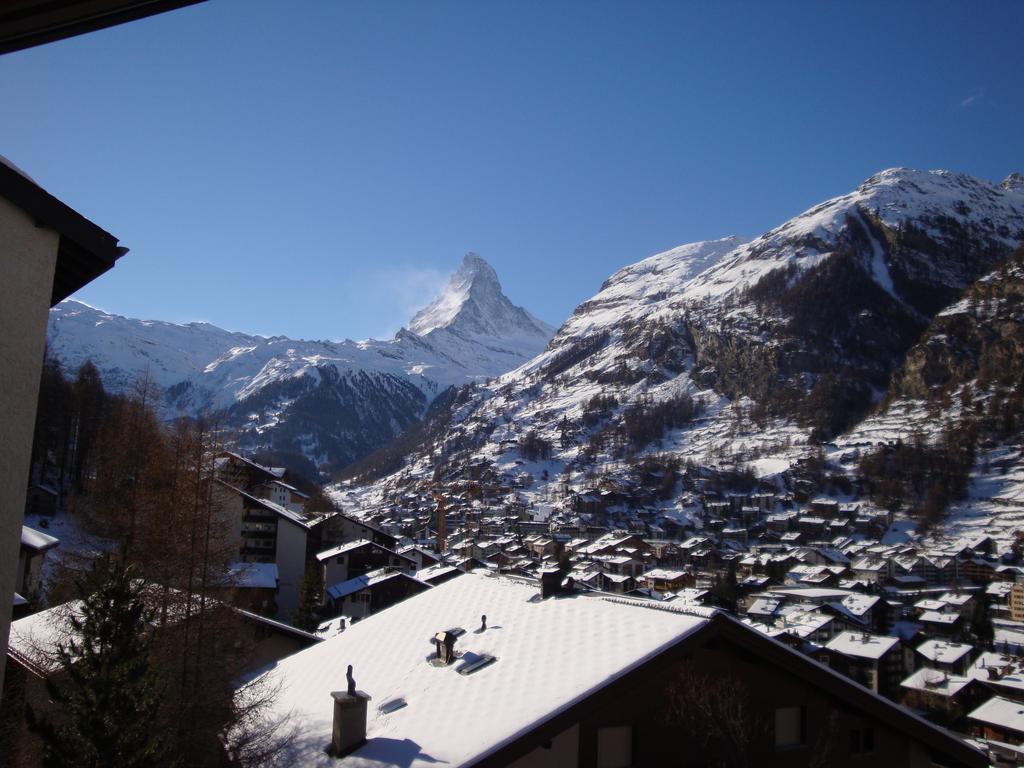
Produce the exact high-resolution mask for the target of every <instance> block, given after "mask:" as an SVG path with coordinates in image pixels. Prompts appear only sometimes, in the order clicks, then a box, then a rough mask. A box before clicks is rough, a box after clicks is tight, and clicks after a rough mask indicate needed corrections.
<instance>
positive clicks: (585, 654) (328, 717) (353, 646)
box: [268, 573, 707, 766]
mask: <svg viewBox="0 0 1024 768" xmlns="http://www.w3.org/2000/svg"><path fill="white" fill-rule="evenodd" d="M537 594H538V588H537V586H536V585H535V584H527V583H523V582H521V581H518V580H513V579H511V578H508V577H498V576H486V575H483V574H479V573H472V574H465V575H462V576H458V577H456V578H454V579H452V580H451V581H448V582H445V583H444V584H441V585H440V586H437V587H434V588H433V589H431V590H428V591H427V592H424V593H422V594H420V595H418V596H416V597H414V598H411V599H409V600H406V601H404V602H402V603H399V604H398V605H396V606H394V607H392V608H389V609H388V610H386V611H383V612H381V613H378V614H375V615H373V616H371V617H369V618H367V619H364V620H363V621H361V622H358V623H357V624H355V625H353V626H351V627H349V628H348V629H347V630H346V631H345V632H344V633H342V634H340V635H338V636H336V637H333V638H331V639H329V640H325V641H324V642H323V643H321V644H320V645H318V646H315V647H313V648H310V649H307V650H305V651H303V652H301V653H298V654H295V655H293V656H290V657H288V658H287V659H284V660H282V661H280V662H278V664H277V666H276V667H275V669H273V670H272V671H271V672H269V673H268V674H269V675H270V676H271V678H272V679H273V680H280V681H281V682H283V683H284V686H283V689H282V692H281V695H280V696H279V697H278V699H277V700H276V701H275V711H277V712H279V713H280V714H284V713H287V712H289V711H290V712H292V713H293V722H294V723H296V724H297V725H299V726H300V736H299V738H298V739H297V741H296V742H295V743H294V744H293V745H292V747H291V749H292V754H290V755H289V760H290V761H291V762H293V763H294V764H297V765H307V766H315V765H323V766H350V765H359V766H385V765H395V764H400V765H407V766H431V765H436V764H438V762H441V763H448V764H451V765H460V764H465V763H471V762H474V761H475V760H478V759H481V758H483V757H484V756H486V755H487V754H489V753H491V752H494V751H496V750H497V749H498V748H500V747H501V746H503V745H505V744H507V743H509V742H511V741H513V740H514V739H516V738H517V737H519V736H520V735H522V734H523V733H526V732H528V731H529V730H532V729H533V728H534V727H536V726H537V725H539V724H540V723H543V722H544V721H546V720H547V719H549V718H550V717H552V716H553V715H555V714H556V713H558V712H559V711H561V710H563V709H565V708H567V707H569V706H570V705H572V704H574V703H575V702H577V701H580V700H582V699H583V698H586V697H587V696H588V695H589V694H590V693H592V692H593V691H595V690H597V689H600V688H603V687H604V686H606V685H608V684H609V683H610V682H611V681H613V680H615V679H617V678H618V677H620V676H622V675H624V674H625V673H626V672H628V671H629V670H630V669H632V668H633V667H634V666H636V665H637V664H639V663H641V662H643V661H644V660H646V659H648V658H651V657H653V656H655V655H657V654H658V653H659V652H661V651H662V650H664V649H665V648H667V647H668V646H670V645H672V644H674V643H676V642H678V641H679V640H680V639H681V638H682V637H685V636H686V635H687V634H688V633H690V632H692V631H693V630H695V629H696V628H698V627H700V626H702V625H703V624H705V623H706V621H707V619H704V618H700V617H696V616H692V615H686V614H683V613H673V612H668V611H655V610H637V609H636V608H634V607H630V606H629V605H624V604H622V603H618V602H612V601H609V600H604V599H601V598H593V597H586V596H582V595H581V596H576V597H567V598H557V599H549V600H544V601H534V600H533V598H534V597H535V596H536V595H537ZM482 614H486V615H487V626H488V629H487V630H486V631H484V632H479V633H478V632H476V631H475V630H476V629H477V628H478V627H479V626H480V616H481V615H482ZM456 626H461V627H463V628H465V629H467V630H468V631H467V632H466V634H464V635H462V637H460V638H459V640H458V642H457V644H456V646H455V648H456V651H457V652H461V653H462V659H463V660H465V661H468V660H470V659H472V658H477V657H479V656H480V655H482V654H490V655H493V656H495V657H497V661H496V662H495V663H493V664H491V665H489V666H488V667H486V668H484V669H481V670H480V671H479V672H476V673H474V674H472V675H467V676H463V675H460V674H459V673H458V672H457V668H458V666H459V664H458V663H456V665H454V666H449V667H435V666H433V665H431V664H430V663H429V662H428V661H427V657H428V656H429V655H430V652H431V651H432V648H433V646H432V644H431V642H430V641H431V638H432V637H433V636H434V634H435V633H437V632H438V631H441V630H445V629H448V628H451V627H456ZM606 626H615V627H616V631H615V632H595V631H594V628H595V627H606ZM545 638H547V640H548V642H547V644H546V645H541V643H542V641H544V639H545ZM555 638H557V639H555ZM347 664H352V665H353V667H354V675H355V678H356V680H357V682H358V685H359V687H360V689H362V690H365V691H366V692H367V693H368V694H369V695H370V696H371V697H372V701H371V702H370V710H369V714H368V719H367V738H368V739H369V741H368V742H367V744H366V745H365V746H364V747H362V748H360V749H358V750H356V751H355V752H354V753H353V754H352V755H350V756H349V757H347V758H345V759H343V760H340V761H338V760H334V759H333V758H331V757H329V756H328V755H327V754H325V753H324V744H325V743H327V742H329V741H330V734H331V728H332V718H333V709H332V702H331V696H330V694H331V691H334V690H343V689H344V688H345V667H346V665H347ZM541 681H543V684H541ZM398 697H402V698H404V699H405V700H406V702H407V704H408V706H406V707H404V708H402V709H400V710H397V711H395V712H392V713H391V714H382V713H381V712H380V711H379V709H378V708H379V706H380V705H381V704H383V703H385V702H388V701H390V700H392V699H395V698H398ZM499 707H500V709H501V712H502V716H501V717H493V716H489V715H488V713H493V712H494V711H496V709H497V708H499ZM452 723H461V724H462V726H463V727H459V728H452V727H450V725H451V724H452ZM410 744H414V745H416V746H418V750H417V751H416V752H415V753H414V754H412V755H410V754H409V753H408V747H409V745H410Z"/></svg>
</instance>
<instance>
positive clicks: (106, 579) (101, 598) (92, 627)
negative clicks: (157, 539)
mask: <svg viewBox="0 0 1024 768" xmlns="http://www.w3.org/2000/svg"><path fill="white" fill-rule="evenodd" d="M80 589H81V592H82V598H81V602H80V603H79V604H78V607H77V608H76V609H75V610H74V612H73V613H71V614H70V615H69V618H68V623H69V628H70V630H71V631H70V639H69V640H68V641H67V642H66V643H59V644H58V646H57V656H58V661H59V663H60V672H59V673H58V676H57V677H58V679H59V680H60V681H61V682H59V683H56V682H53V678H51V679H50V680H48V681H47V687H48V689H49V693H50V696H51V698H52V699H53V701H54V702H56V703H57V704H58V705H59V706H60V710H61V714H60V716H59V718H58V719H57V721H56V722H53V721H50V720H42V721H39V722H37V723H36V726H37V727H38V730H39V732H40V734H41V735H42V737H43V741H44V744H45V747H44V765H45V766H46V768H100V766H103V768H136V766H138V767H139V768H142V767H143V766H145V767H146V768H150V766H153V765H158V764H160V762H161V748H160V740H159V738H158V737H157V736H156V730H157V729H155V728H154V727H153V724H154V721H155V719H156V716H157V711H158V708H159V706H160V699H159V693H160V691H159V688H160V686H159V682H158V678H157V676H156V674H155V673H154V672H153V671H152V669H151V668H150V664H149V653H148V652H149V640H148V638H147V635H146V629H147V625H148V623H149V622H148V619H149V618H150V617H149V615H148V614H149V612H148V611H147V609H146V607H145V605H144V603H143V601H142V596H141V594H140V586H139V582H137V581H134V582H133V579H132V575H131V572H130V570H129V569H128V568H125V567H122V566H110V565H109V564H107V565H105V566H99V567H98V568H97V569H96V571H94V573H93V574H92V575H91V577H90V578H89V579H88V580H87V581H86V582H85V584H84V585H82V586H81V588H80Z"/></svg>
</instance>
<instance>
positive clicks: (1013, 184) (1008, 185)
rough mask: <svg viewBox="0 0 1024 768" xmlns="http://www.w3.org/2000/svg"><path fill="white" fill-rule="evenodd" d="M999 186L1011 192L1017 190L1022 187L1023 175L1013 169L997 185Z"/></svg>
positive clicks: (1023, 186)
mask: <svg viewBox="0 0 1024 768" xmlns="http://www.w3.org/2000/svg"><path fill="white" fill-rule="evenodd" d="M999 186H1000V188H1002V189H1006V190H1009V191H1011V192H1019V191H1020V190H1022V189H1024V176H1022V175H1021V174H1020V173H1018V172H1017V171H1014V172H1013V173H1011V174H1010V175H1009V176H1007V177H1006V178H1005V179H1003V182H1002V183H1001V184H1000V185H999Z"/></svg>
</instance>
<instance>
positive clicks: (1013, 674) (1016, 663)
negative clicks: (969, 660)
mask: <svg viewBox="0 0 1024 768" xmlns="http://www.w3.org/2000/svg"><path fill="white" fill-rule="evenodd" d="M967 674H968V676H970V677H973V678H975V679H977V680H981V681H982V682H984V683H988V684H989V685H991V686H993V687H996V688H1006V689H1010V690H1012V691H1014V692H1015V693H1016V695H1018V696H1020V695H1022V694H1024V661H1022V660H1021V659H1020V657H1017V656H1008V655H1006V654H1002V653H995V652H993V651H986V652H985V653H983V654H981V655H980V656H979V657H978V658H977V659H975V660H974V664H972V665H971V667H970V669H968V670H967Z"/></svg>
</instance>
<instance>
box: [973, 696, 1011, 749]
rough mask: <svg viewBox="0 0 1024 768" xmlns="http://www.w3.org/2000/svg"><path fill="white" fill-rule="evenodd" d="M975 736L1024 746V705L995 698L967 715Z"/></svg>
mask: <svg viewBox="0 0 1024 768" xmlns="http://www.w3.org/2000/svg"><path fill="white" fill-rule="evenodd" d="M967 717H968V719H969V720H970V721H971V723H972V724H973V727H974V733H975V735H977V736H979V737H980V738H984V739H989V740H991V741H997V742H1002V743H1005V744H1013V745H1020V744H1024V704H1022V703H1021V702H1019V701H1014V700H1012V699H1004V698H1003V697H1002V696H993V697H992V698H991V699H989V700H988V701H986V702H985V703H984V704H982V705H981V706H980V707H978V708H977V709H975V710H974V711H972V712H971V713H970V714H968V715H967Z"/></svg>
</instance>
